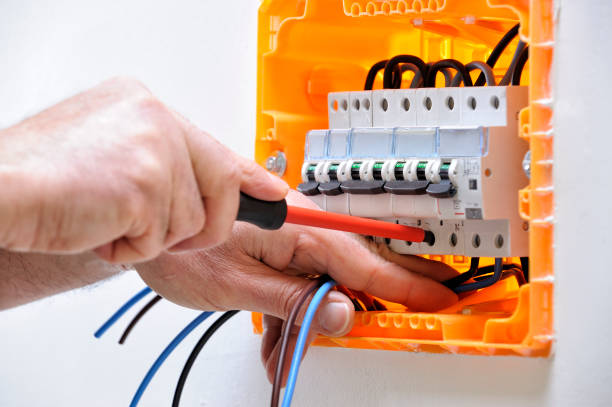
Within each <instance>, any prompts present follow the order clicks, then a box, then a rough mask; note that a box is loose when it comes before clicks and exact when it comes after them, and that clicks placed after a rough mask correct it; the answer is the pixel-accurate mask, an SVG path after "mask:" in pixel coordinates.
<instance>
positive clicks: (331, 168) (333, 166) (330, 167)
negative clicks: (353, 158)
mask: <svg viewBox="0 0 612 407" xmlns="http://www.w3.org/2000/svg"><path fill="white" fill-rule="evenodd" d="M329 170H330V171H337V170H338V164H332V165H330V166H329Z"/></svg>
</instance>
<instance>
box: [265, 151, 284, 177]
mask: <svg viewBox="0 0 612 407" xmlns="http://www.w3.org/2000/svg"><path fill="white" fill-rule="evenodd" d="M266 169H267V170H268V171H270V172H273V173H275V174H276V175H278V176H279V177H282V176H283V174H285V170H286V169H287V157H286V156H285V153H283V152H282V151H275V152H274V155H271V156H270V157H268V158H267V159H266Z"/></svg>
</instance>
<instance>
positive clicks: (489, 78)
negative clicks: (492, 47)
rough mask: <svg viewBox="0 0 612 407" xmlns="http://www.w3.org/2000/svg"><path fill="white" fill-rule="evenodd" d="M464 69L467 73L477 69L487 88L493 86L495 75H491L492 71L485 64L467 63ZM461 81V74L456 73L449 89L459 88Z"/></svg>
mask: <svg viewBox="0 0 612 407" xmlns="http://www.w3.org/2000/svg"><path fill="white" fill-rule="evenodd" d="M465 69H466V70H467V71H468V73H469V72H472V71H473V70H474V69H479V70H480V72H482V73H483V74H484V76H485V81H486V83H487V86H495V75H494V74H493V70H492V69H491V67H490V66H489V65H487V64H486V63H485V62H482V61H472V62H469V63H467V64H465ZM462 79H463V78H462V77H461V74H459V73H458V74H457V75H455V77H454V78H453V80H452V81H451V85H450V86H451V87H456V86H459V84H460V83H461V80H462ZM446 86H448V85H446Z"/></svg>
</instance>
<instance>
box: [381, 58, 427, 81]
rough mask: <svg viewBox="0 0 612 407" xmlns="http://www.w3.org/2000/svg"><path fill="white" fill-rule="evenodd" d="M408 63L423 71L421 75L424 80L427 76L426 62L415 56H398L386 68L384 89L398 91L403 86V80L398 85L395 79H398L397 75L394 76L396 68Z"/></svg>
mask: <svg viewBox="0 0 612 407" xmlns="http://www.w3.org/2000/svg"><path fill="white" fill-rule="evenodd" d="M407 63H409V64H414V65H416V66H417V67H418V68H419V70H420V71H421V75H422V76H423V77H424V78H425V77H426V76H427V65H425V62H424V61H423V60H422V59H421V58H419V57H416V56H414V55H396V56H394V57H393V58H391V59H390V60H389V61H388V62H387V65H386V66H385V74H384V77H383V88H385V89H397V88H399V86H401V78H400V81H399V84H398V83H397V82H398V81H397V80H396V79H395V78H394V76H395V77H396V75H394V71H395V70H396V67H397V66H398V65H399V64H407ZM400 75H401V72H400Z"/></svg>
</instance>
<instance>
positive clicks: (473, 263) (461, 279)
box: [442, 257, 480, 290]
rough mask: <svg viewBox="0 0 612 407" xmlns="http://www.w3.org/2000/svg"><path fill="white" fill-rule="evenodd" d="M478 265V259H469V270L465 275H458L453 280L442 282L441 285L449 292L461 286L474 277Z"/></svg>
mask: <svg viewBox="0 0 612 407" xmlns="http://www.w3.org/2000/svg"><path fill="white" fill-rule="evenodd" d="M479 264H480V257H472V258H471V259H470V269H469V270H468V271H466V272H465V273H462V274H459V275H458V276H455V277H453V278H449V279H448V280H446V281H443V282H442V284H444V285H445V286H446V287H448V288H450V289H451V290H452V289H453V288H455V287H458V286H460V285H461V284H463V283H465V282H466V281H468V280H469V279H470V278H472V277H474V276H475V275H476V273H477V272H478V265H479Z"/></svg>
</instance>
